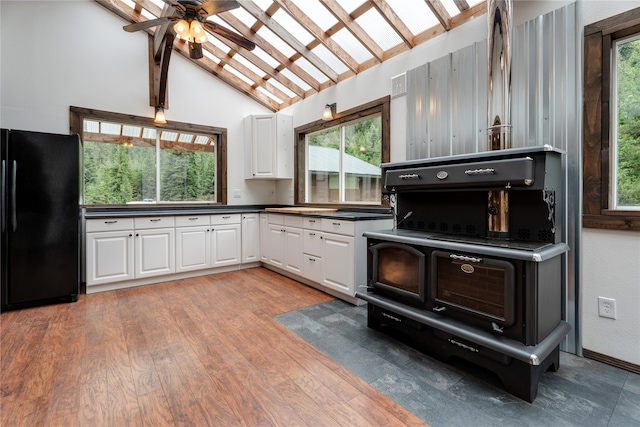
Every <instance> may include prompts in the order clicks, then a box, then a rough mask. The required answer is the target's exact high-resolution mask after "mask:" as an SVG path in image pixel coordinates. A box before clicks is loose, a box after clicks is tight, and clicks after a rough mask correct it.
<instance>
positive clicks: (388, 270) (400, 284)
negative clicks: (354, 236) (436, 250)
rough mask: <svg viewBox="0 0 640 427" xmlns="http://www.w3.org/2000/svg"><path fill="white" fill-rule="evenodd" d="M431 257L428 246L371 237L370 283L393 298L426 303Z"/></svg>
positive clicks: (414, 302)
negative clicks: (415, 245) (428, 254)
mask: <svg viewBox="0 0 640 427" xmlns="http://www.w3.org/2000/svg"><path fill="white" fill-rule="evenodd" d="M427 259H428V258H427V250H426V248H420V247H414V246H410V245H405V244H401V243H394V242H384V241H377V240H371V239H370V240H369V259H368V261H369V262H368V264H369V267H368V276H369V277H368V279H369V280H368V282H369V286H370V287H372V288H374V289H375V291H376V292H377V293H380V294H384V295H386V296H388V297H390V298H392V299H396V300H398V301H403V302H406V303H409V304H411V305H414V306H418V307H425V304H426V279H427V273H426V271H427V270H426V264H427Z"/></svg>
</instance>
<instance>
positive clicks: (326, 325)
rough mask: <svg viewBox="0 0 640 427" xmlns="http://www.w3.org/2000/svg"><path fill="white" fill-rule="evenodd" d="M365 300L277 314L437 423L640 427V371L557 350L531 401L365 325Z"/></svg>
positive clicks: (486, 377) (460, 365)
mask: <svg viewBox="0 0 640 427" xmlns="http://www.w3.org/2000/svg"><path fill="white" fill-rule="evenodd" d="M366 319H367V309H366V306H359V307H356V306H353V305H350V304H347V303H345V302H343V301H340V300H332V301H328V302H326V303H322V304H318V305H314V306H310V307H306V308H303V309H300V310H297V311H292V312H289V313H285V314H281V315H279V316H277V317H276V320H277V321H278V322H280V323H281V324H283V325H284V326H286V327H287V328H289V329H290V330H292V331H293V332H295V333H296V334H298V335H299V336H300V337H302V338H304V339H305V340H307V341H308V342H309V343H311V344H313V345H314V346H315V347H316V348H318V349H319V350H321V351H323V352H324V353H325V354H327V355H328V356H330V357H331V358H332V359H333V360H335V361H337V362H339V363H340V364H342V365H343V366H345V367H346V368H347V369H349V370H350V371H351V372H353V373H355V374H356V375H358V376H359V377H360V378H362V379H363V380H365V381H367V382H368V383H369V384H371V385H372V386H374V387H376V388H377V389H379V390H381V391H382V392H383V393H385V394H386V395H387V396H389V397H390V398H392V399H393V400H395V401H396V402H398V403H399V404H401V405H402V406H404V407H405V408H407V409H408V410H410V411H411V412H413V413H414V414H415V415H416V416H418V417H420V418H422V419H423V420H424V421H425V422H426V423H428V424H430V425H431V426H433V427H438V426H474V427H480V426H492V427H493V426H545V427H546V426H554V427H555V426H581V427H583V426H640V375H637V374H634V373H631V372H627V371H624V370H621V369H617V368H614V367H612V366H609V365H606V364H603V363H600V362H596V361H593V360H589V359H585V358H582V357H577V356H575V355H572V354H568V353H563V352H561V353H560V369H559V370H558V372H546V373H545V374H543V375H542V377H541V380H540V383H539V388H538V396H537V398H536V400H535V401H534V403H533V404H531V403H528V402H525V401H523V400H521V399H518V398H516V397H514V396H512V395H511V394H509V393H507V392H506V391H505V390H504V389H503V388H502V385H501V383H500V381H499V379H498V378H497V377H495V376H494V375H493V374H492V373H489V372H485V371H483V370H482V369H480V368H478V367H476V366H474V365H471V364H468V363H466V362H462V361H457V362H453V363H446V364H445V363H441V362H439V361H437V360H435V359H433V358H431V357H429V356H427V355H425V354H423V353H421V352H419V351H417V350H415V349H413V348H411V347H409V346H407V345H405V344H403V343H401V342H400V341H398V340H395V339H393V338H391V337H390V336H388V335H386V334H383V333H380V332H376V331H374V330H372V329H369V328H367V320H366Z"/></svg>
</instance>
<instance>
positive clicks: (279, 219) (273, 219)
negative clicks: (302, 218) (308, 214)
mask: <svg viewBox="0 0 640 427" xmlns="http://www.w3.org/2000/svg"><path fill="white" fill-rule="evenodd" d="M269 224H278V225H284V215H280V214H271V213H270V214H269Z"/></svg>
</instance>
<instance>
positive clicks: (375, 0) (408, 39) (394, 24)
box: [369, 0, 414, 48]
mask: <svg viewBox="0 0 640 427" xmlns="http://www.w3.org/2000/svg"><path fill="white" fill-rule="evenodd" d="M369 3H370V4H371V5H373V7H374V8H375V9H376V10H377V11H378V13H380V15H382V17H383V18H384V20H385V21H387V23H388V24H389V26H390V27H391V28H392V29H393V30H394V31H395V32H396V34H397V35H398V36H399V37H400V38H401V39H402V41H403V42H404V44H406V45H407V47H408V48H412V47H413V46H414V43H413V33H411V31H410V30H409V28H407V26H406V25H405V24H404V22H402V19H400V17H399V16H398V15H397V14H396V13H395V12H394V11H393V9H391V7H390V6H389V3H387V2H386V1H384V0H369Z"/></svg>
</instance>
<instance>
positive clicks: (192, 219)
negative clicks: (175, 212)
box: [189, 217, 198, 221]
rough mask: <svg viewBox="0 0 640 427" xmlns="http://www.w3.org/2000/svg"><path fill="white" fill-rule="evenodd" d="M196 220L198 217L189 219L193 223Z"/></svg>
mask: <svg viewBox="0 0 640 427" xmlns="http://www.w3.org/2000/svg"><path fill="white" fill-rule="evenodd" d="M196 219H198V217H194V218H189V221H195V220H196Z"/></svg>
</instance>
